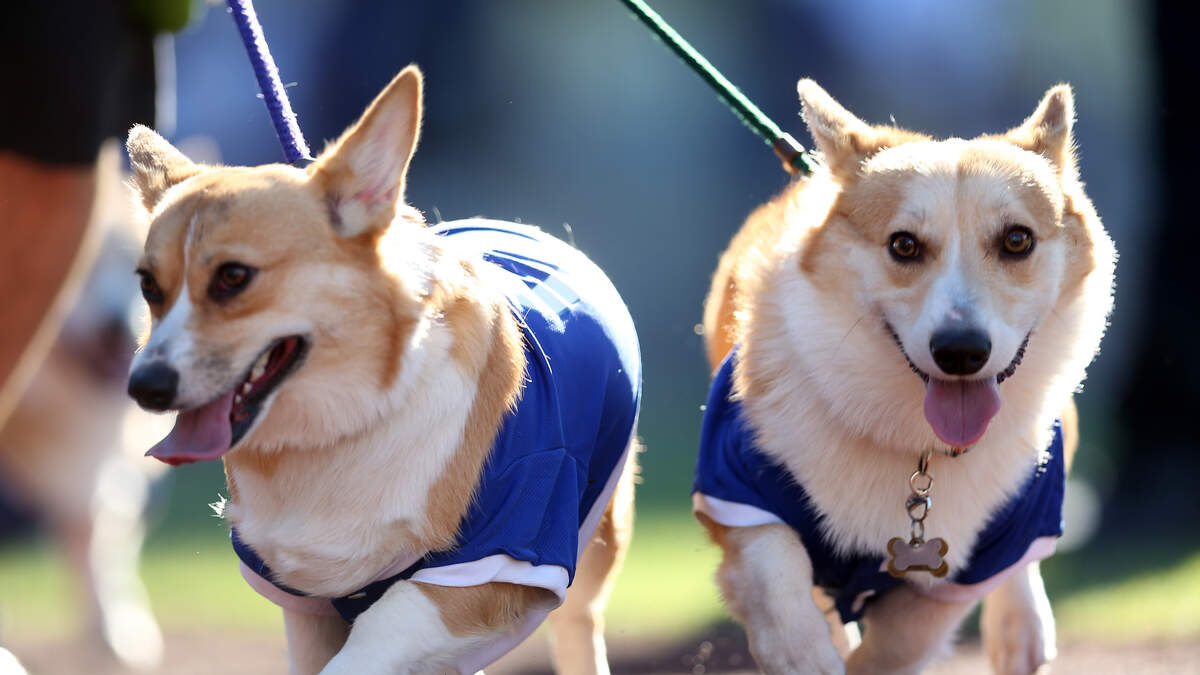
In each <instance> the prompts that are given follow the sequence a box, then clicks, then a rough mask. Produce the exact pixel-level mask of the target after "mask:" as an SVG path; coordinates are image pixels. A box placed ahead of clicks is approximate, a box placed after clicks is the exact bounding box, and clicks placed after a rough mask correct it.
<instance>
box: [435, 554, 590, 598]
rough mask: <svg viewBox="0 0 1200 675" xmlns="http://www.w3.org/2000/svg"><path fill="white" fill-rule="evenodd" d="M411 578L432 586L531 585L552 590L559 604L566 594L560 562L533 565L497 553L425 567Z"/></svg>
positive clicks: (564, 576) (563, 572)
mask: <svg viewBox="0 0 1200 675" xmlns="http://www.w3.org/2000/svg"><path fill="white" fill-rule="evenodd" d="M412 581H420V582H422V583H426V584H434V585H435V586H482V585H483V584H487V583H491V582H493V581H500V582H504V583H508V584H517V585H519V586H533V587H536V588H544V589H546V590H548V591H551V592H553V593H554V594H555V595H557V596H558V602H559V604H561V603H562V601H563V600H565V599H566V597H567V583H568V575H567V569H566V568H565V567H562V566H560V565H534V564H532V563H528V562H526V561H524V560H517V559H516V558H513V557H511V556H508V555H505V554H503V553H497V554H495V555H489V556H486V557H484V558H480V559H479V560H472V561H470V562H465V563H456V564H453V565H445V566H442V567H425V568H422V569H419V570H417V572H416V573H415V574H413V575H412Z"/></svg>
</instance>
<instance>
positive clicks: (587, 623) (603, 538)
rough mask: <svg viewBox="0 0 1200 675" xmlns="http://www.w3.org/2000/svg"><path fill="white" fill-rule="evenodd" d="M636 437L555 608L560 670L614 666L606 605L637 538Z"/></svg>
mask: <svg viewBox="0 0 1200 675" xmlns="http://www.w3.org/2000/svg"><path fill="white" fill-rule="evenodd" d="M638 451H639V446H638V444H637V442H636V441H634V442H633V443H632V444H631V447H630V450H629V459H628V460H627V461H626V463H625V469H624V472H623V473H622V474H621V478H620V479H619V482H618V483H617V487H616V490H615V491H614V492H613V496H612V499H611V500H609V503H608V507H607V508H606V509H605V511H604V516H603V517H602V518H601V520H600V523H599V524H598V525H597V526H596V533H595V534H594V535H593V536H592V540H591V541H590V542H588V545H587V548H585V549H584V551H583V556H582V557H581V558H580V559H579V566H578V568H577V569H576V571H575V581H574V583H572V584H571V587H570V588H569V589H567V599H566V601H565V602H564V603H563V605H562V606H561V607H559V608H558V609H556V610H554V611H553V612H551V613H550V625H551V627H552V629H553V630H554V644H553V647H554V664H555V667H556V668H557V670H558V672H561V673H579V674H580V675H584V674H591V675H603V674H604V673H607V672H608V653H607V650H606V648H605V644H604V609H605V607H606V606H607V605H608V597H609V594H610V593H611V592H612V587H613V584H614V582H615V581H616V577H617V573H618V572H620V571H621V567H622V565H623V564H624V562H625V554H626V553H627V552H628V550H629V543H630V540H631V539H632V538H633V492H634V480H635V477H636V475H637V453H638Z"/></svg>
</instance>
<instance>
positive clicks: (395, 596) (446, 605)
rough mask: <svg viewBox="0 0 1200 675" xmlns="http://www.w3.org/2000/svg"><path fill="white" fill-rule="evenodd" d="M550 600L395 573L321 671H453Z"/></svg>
mask: <svg viewBox="0 0 1200 675" xmlns="http://www.w3.org/2000/svg"><path fill="white" fill-rule="evenodd" d="M553 604H554V594H553V593H551V592H550V591H547V590H545V589H541V588H533V587H529V586H517V585H514V584H505V583H498V582H493V583H487V584H482V585H480V586H465V587H452V586H435V585H432V584H423V583H419V582H412V581H400V582H397V583H396V584H395V585H394V586H392V587H391V588H389V589H388V590H387V592H386V593H384V595H383V597H381V598H380V599H379V600H378V601H377V602H376V603H375V604H374V605H372V606H371V608H370V609H368V610H367V611H365V612H363V613H362V614H360V615H359V616H358V618H357V619H355V620H354V626H353V628H351V630H350V636H349V637H348V638H347V639H346V645H345V646H344V647H343V648H342V650H341V651H340V652H338V654H337V656H335V657H333V660H332V661H330V662H329V665H327V666H326V667H325V669H324V670H322V671H321V674H322V675H373V674H375V673H378V674H380V675H383V674H384V673H386V674H388V675H408V674H411V673H457V672H459V669H458V668H459V666H458V664H459V662H460V661H463V660H464V659H465V658H466V657H468V656H469V655H470V654H471V653H472V652H474V651H475V650H476V649H479V648H481V647H483V646H485V645H488V644H489V643H491V642H493V641H494V640H496V639H497V638H499V637H501V635H502V634H503V633H505V632H507V631H508V630H510V629H512V628H514V627H516V626H517V624H518V623H520V622H521V621H522V620H524V619H525V618H527V617H528V616H529V613H530V612H532V611H536V610H539V609H541V610H548V609H549V608H550V607H552V606H553Z"/></svg>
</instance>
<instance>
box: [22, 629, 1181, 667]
mask: <svg viewBox="0 0 1200 675" xmlns="http://www.w3.org/2000/svg"><path fill="white" fill-rule="evenodd" d="M539 638H540V636H535V638H533V639H532V640H530V641H527V643H526V644H525V645H522V647H521V648H519V649H518V650H517V651H516V652H514V653H513V654H510V655H509V656H507V657H505V660H504V661H503V662H501V663H500V664H497V665H495V666H493V667H492V668H489V669H488V675H519V674H520V675H542V674H544V673H550V672H551V671H550V669H549V667H548V664H547V657H546V654H547V651H546V646H545V640H544V639H539ZM8 647H9V648H10V649H11V650H12V651H13V653H15V654H16V655H17V656H18V657H19V658H20V659H21V660H22V661H23V662H24V664H25V666H26V668H28V670H29V672H30V675H78V674H85V673H86V674H88V675H116V674H117V673H120V672H121V671H120V670H119V669H116V668H113V667H111V666H105V665H104V661H103V660H102V659H98V658H97V657H96V655H95V654H92V653H88V651H87V650H85V649H78V648H69V647H66V646H64V645H60V644H50V643H38V642H36V641H35V642H30V643H27V644H12V645H8ZM609 649H610V654H611V655H612V659H611V661H612V670H613V672H614V673H618V674H624V673H628V674H630V675H633V674H638V675H649V674H651V673H662V674H666V673H691V674H694V675H702V674H707V673H751V672H753V664H752V662H751V661H750V656H749V654H748V652H747V651H746V649H745V643H744V639H743V638H742V637H741V636H740V635H739V634H737V633H736V632H734V631H726V630H721V631H719V632H717V633H714V634H713V635H710V636H708V637H697V638H695V639H689V640H682V641H679V642H675V643H668V644H661V643H660V644H648V643H645V642H640V641H635V640H630V639H620V638H617V639H613V640H611V641H610V645H609ZM156 672H157V673H159V674H161V675H211V674H214V673H217V674H219V675H266V674H271V673H279V674H283V673H286V672H287V664H286V659H285V657H284V650H283V643H282V638H272V637H269V636H245V635H238V634H232V633H231V634H225V635H219V634H212V633H204V634H188V633H174V634H169V635H168V636H167V652H166V662H165V663H164V664H163V666H162V668H161V669H159V670H158V671H156ZM989 672H990V670H989V669H988V667H987V663H986V659H985V658H984V657H983V655H982V654H981V653H980V649H979V646H978V645H977V644H965V645H960V646H959V648H958V650H957V651H956V653H955V655H954V656H953V657H952V658H951V659H950V660H949V661H946V662H944V663H941V664H939V665H938V666H936V667H935V668H932V669H931V670H930V671H929V673H930V674H931V675H960V674H961V675H975V674H977V673H978V674H983V673H989ZM1053 672H1054V673H1062V674H1068V675H1074V674H1076V673H1086V674H1088V675H1107V674H1110V673H1111V674H1114V675H1115V674H1120V675H1127V674H1137V675H1200V640H1194V641H1191V642H1183V643H1170V644H1141V645H1121V646H1116V645H1106V644H1101V643H1087V644H1081V643H1068V644H1065V645H1061V646H1060V649H1059V657H1058V660H1057V661H1056V662H1055V664H1054V668H1053Z"/></svg>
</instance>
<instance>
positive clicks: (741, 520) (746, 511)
mask: <svg viewBox="0 0 1200 675" xmlns="http://www.w3.org/2000/svg"><path fill="white" fill-rule="evenodd" d="M692 513H703V514H704V515H706V516H708V517H709V518H711V519H713V521H715V522H717V523H718V524H720V525H724V526H726V527H755V526H757V525H771V524H774V523H781V524H786V523H783V519H782V518H780V517H779V516H777V515H775V514H774V513H771V512H770V511H766V510H763V509H760V508H758V507H757V506H750V505H749V504H742V503H740V502H731V501H727V500H724V499H719V498H717V497H712V496H710V495H706V494H704V493H703V492H695V493H692Z"/></svg>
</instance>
